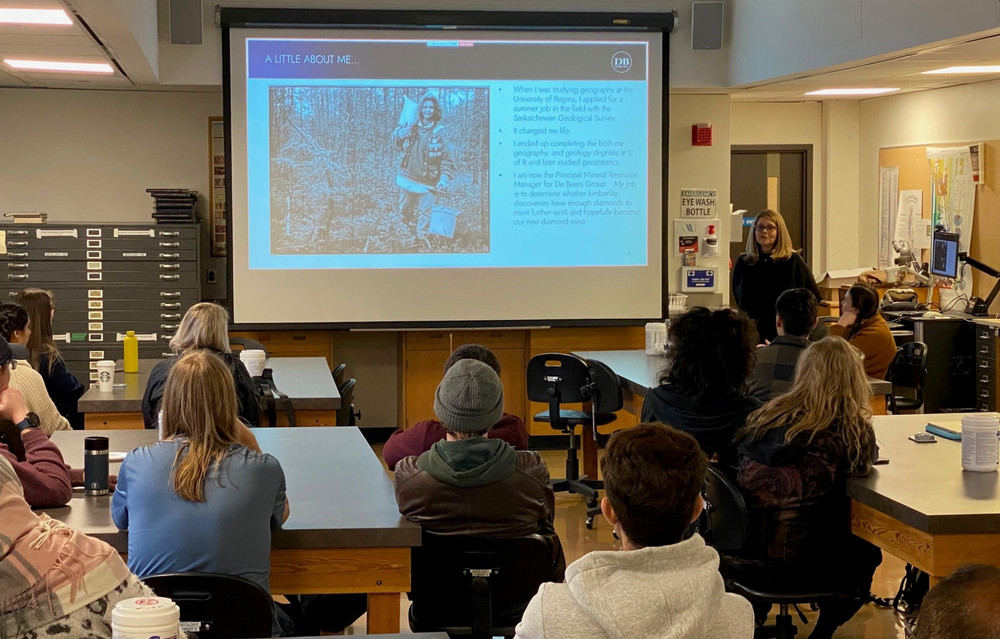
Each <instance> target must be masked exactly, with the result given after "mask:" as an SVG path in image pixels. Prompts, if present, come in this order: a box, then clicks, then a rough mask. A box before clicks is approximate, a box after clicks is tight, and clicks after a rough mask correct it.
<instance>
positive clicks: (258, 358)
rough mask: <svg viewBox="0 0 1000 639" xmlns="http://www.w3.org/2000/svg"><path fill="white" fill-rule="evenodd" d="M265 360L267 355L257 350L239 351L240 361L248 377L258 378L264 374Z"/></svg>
mask: <svg viewBox="0 0 1000 639" xmlns="http://www.w3.org/2000/svg"><path fill="white" fill-rule="evenodd" d="M266 359H267V355H266V354H265V353H264V351H262V350H260V349H259V348H251V349H247V350H244V351H240V361H241V362H243V365H244V366H246V367H247V372H248V373H250V377H260V375H261V373H263V372H264V361H265V360H266Z"/></svg>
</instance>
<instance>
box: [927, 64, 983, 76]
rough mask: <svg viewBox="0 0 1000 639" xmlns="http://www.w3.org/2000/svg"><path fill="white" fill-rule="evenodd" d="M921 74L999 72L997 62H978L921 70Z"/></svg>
mask: <svg viewBox="0 0 1000 639" xmlns="http://www.w3.org/2000/svg"><path fill="white" fill-rule="evenodd" d="M922 73H923V75H937V74H946V73H1000V65H997V64H980V65H967V66H957V67H945V68H943V69H934V70H933V71H922Z"/></svg>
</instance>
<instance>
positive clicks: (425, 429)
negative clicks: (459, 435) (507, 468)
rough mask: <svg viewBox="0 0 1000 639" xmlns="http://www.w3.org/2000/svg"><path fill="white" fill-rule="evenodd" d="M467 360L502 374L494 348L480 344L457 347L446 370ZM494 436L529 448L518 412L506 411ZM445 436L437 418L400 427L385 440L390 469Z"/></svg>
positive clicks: (491, 435) (491, 431) (384, 456)
mask: <svg viewBox="0 0 1000 639" xmlns="http://www.w3.org/2000/svg"><path fill="white" fill-rule="evenodd" d="M464 359H474V360H478V361H480V362H483V363H484V364H486V365H487V366H489V367H490V368H492V369H493V370H494V371H496V374H497V375H499V374H500V361H499V360H498V359H497V356H496V355H495V354H494V353H493V351H491V350H490V349H488V348H486V347H485V346H480V345H479V344H465V345H462V346H459V347H458V348H456V349H455V350H454V351H453V352H452V354H451V355H450V356H449V357H448V360H447V361H446V362H445V363H444V370H445V372H447V371H448V369H449V368H451V366H452V364H454V363H455V362H460V361H462V360H464ZM486 436H487V437H489V438H490V439H502V440H504V441H505V442H507V443H508V444H510V445H511V446H513V447H514V448H516V449H517V450H527V449H528V428H527V426H525V425H524V420H522V419H521V418H520V417H517V416H516V415H510V414H508V413H504V414H503V415H501V416H500V420H499V421H498V422H497V423H496V424H493V426H492V427H491V428H490V429H489V430H488V431H486ZM444 438H445V430H444V427H443V426H441V422H439V421H438V420H436V419H428V420H425V421H422V422H418V423H416V424H414V425H413V426H412V427H410V428H408V429H406V430H402V429H400V430H397V431H396V432H394V433H393V434H392V435H391V436H390V437H389V440H388V441H387V442H386V443H385V447H384V448H383V449H382V459H384V460H385V463H386V465H387V466H389V470H395V468H396V464H397V463H399V460H400V459H402V458H404V457H409V456H410V455H419V454H421V453H423V452H425V451H428V450H430V447H431V445H432V444H433V443H434V442H438V441H441V440H442V439H444Z"/></svg>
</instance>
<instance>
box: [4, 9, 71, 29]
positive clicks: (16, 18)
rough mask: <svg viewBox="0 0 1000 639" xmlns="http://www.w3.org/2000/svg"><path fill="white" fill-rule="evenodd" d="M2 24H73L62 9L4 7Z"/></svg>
mask: <svg viewBox="0 0 1000 639" xmlns="http://www.w3.org/2000/svg"><path fill="white" fill-rule="evenodd" d="M0 24H62V25H66V24H73V20H71V19H70V17H69V15H67V14H66V12H65V11H63V10H62V9H3V8H0Z"/></svg>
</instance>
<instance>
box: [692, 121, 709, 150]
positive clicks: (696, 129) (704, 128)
mask: <svg viewBox="0 0 1000 639" xmlns="http://www.w3.org/2000/svg"><path fill="white" fill-rule="evenodd" d="M691 146H712V125H711V124H709V123H708V122H702V123H701V124H692V125H691Z"/></svg>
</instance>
